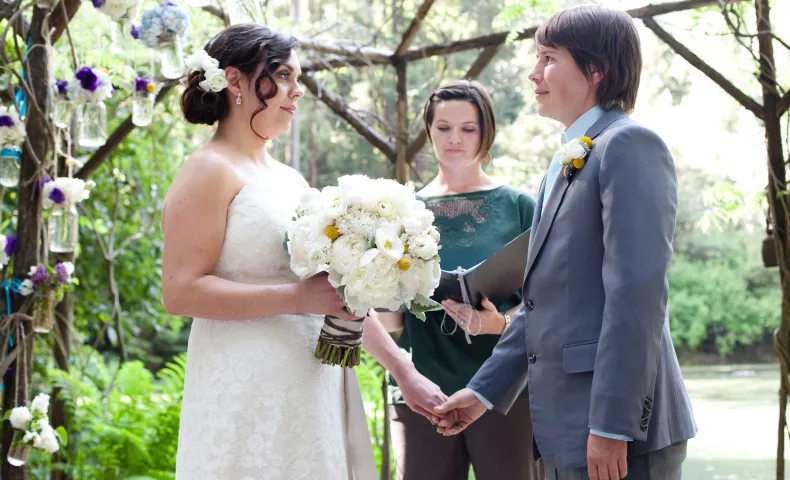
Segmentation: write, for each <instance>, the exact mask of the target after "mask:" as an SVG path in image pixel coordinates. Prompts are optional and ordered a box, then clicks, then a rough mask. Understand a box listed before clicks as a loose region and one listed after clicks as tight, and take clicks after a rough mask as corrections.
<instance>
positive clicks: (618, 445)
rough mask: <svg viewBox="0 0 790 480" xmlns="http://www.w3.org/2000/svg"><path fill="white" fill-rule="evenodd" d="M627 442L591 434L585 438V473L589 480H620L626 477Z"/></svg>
mask: <svg viewBox="0 0 790 480" xmlns="http://www.w3.org/2000/svg"><path fill="white" fill-rule="evenodd" d="M627 453H628V442H626V441H625V440H614V439H611V438H606V437H601V436H599V435H596V434H594V433H591V434H590V436H589V437H588V438H587V473H588V474H589V475H590V480H620V479H621V478H625V476H626V475H628V462H627V461H626V454H627Z"/></svg>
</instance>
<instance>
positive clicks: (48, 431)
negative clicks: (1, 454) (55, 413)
mask: <svg viewBox="0 0 790 480" xmlns="http://www.w3.org/2000/svg"><path fill="white" fill-rule="evenodd" d="M48 410H49V395H47V394H45V393H40V394H38V395H37V396H36V398H34V399H33V402H32V403H31V404H30V408H28V407H27V406H21V407H16V408H14V409H12V410H11V411H9V412H8V413H7V414H6V419H8V421H9V422H11V428H12V429H13V430H14V438H13V440H12V441H11V446H10V448H9V451H8V462H9V463H10V464H11V465H14V466H21V465H24V464H25V463H26V462H27V456H28V454H29V452H30V449H31V447H32V448H40V449H42V450H45V451H47V452H49V453H55V452H57V451H58V450H59V449H60V445H61V444H63V445H66V443H67V442H68V436H67V434H66V430H65V429H64V428H63V427H58V428H57V429H53V428H52V426H51V425H50V424H49V417H48V416H47V411H48Z"/></svg>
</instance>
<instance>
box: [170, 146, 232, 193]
mask: <svg viewBox="0 0 790 480" xmlns="http://www.w3.org/2000/svg"><path fill="white" fill-rule="evenodd" d="M241 186H242V184H241V181H240V180H239V175H238V174H237V172H236V169H235V168H234V165H233V162H232V161H231V160H230V158H229V157H228V156H227V155H226V154H224V153H223V152H222V151H219V150H217V149H214V148H207V147H203V148H200V149H199V150H197V151H195V152H194V153H193V154H192V155H190V156H189V158H187V159H186V161H184V164H183V165H182V166H181V168H180V169H179V171H178V173H177V174H176V177H175V179H173V183H172V184H171V185H170V189H169V190H168V193H167V197H166V199H165V206H167V204H169V203H172V202H174V201H180V200H183V199H185V198H193V197H199V198H202V199H205V200H208V201H223V200H227V202H228V203H230V200H231V199H232V198H233V197H234V196H235V195H236V193H238V191H239V190H240V189H241Z"/></svg>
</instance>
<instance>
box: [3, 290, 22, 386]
mask: <svg viewBox="0 0 790 480" xmlns="http://www.w3.org/2000/svg"><path fill="white" fill-rule="evenodd" d="M0 286H2V287H3V288H4V289H5V314H6V316H8V317H10V316H11V292H14V293H20V287H21V286H22V282H21V281H20V280H18V279H13V280H6V281H4V282H3V283H2V284H0ZM8 346H9V347H10V348H14V336H13V335H12V334H11V332H10V330H9V332H8ZM4 358H8V352H6V354H5V357H4ZM3 376H5V372H1V373H0V378H2V377H3ZM3 389H5V384H4V383H2V382H0V390H3Z"/></svg>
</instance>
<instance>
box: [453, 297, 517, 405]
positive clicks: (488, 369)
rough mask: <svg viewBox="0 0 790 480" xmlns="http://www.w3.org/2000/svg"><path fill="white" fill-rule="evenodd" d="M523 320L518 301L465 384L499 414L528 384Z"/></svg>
mask: <svg viewBox="0 0 790 480" xmlns="http://www.w3.org/2000/svg"><path fill="white" fill-rule="evenodd" d="M526 324H527V322H526V316H525V313H524V304H521V305H520V306H519V308H518V310H516V313H515V315H513V319H512V320H511V322H510V326H509V327H508V328H507V331H505V334H504V335H502V338H500V339H499V343H497V346H496V347H495V348H494V351H493V353H492V354H491V356H490V357H489V358H488V360H486V362H485V363H484V364H483V366H482V367H480V370H478V371H477V373H476V374H475V376H474V377H473V378H472V380H470V381H469V384H468V385H467V386H468V387H469V388H470V389H471V390H474V391H475V392H477V393H479V394H480V395H482V396H483V397H485V398H486V399H487V400H488V401H489V402H491V403H492V404H493V407H494V410H496V411H498V412H499V413H502V414H507V412H508V411H509V410H510V407H512V406H513V403H514V402H515V401H516V399H517V398H518V396H519V395H520V394H521V392H522V391H524V387H525V386H526V385H527V368H528V366H529V363H528V362H527V342H526V338H525V332H526Z"/></svg>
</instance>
